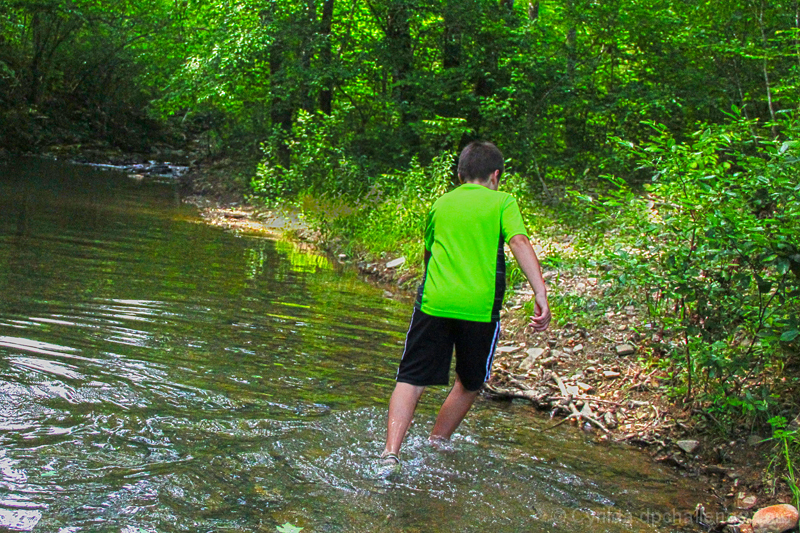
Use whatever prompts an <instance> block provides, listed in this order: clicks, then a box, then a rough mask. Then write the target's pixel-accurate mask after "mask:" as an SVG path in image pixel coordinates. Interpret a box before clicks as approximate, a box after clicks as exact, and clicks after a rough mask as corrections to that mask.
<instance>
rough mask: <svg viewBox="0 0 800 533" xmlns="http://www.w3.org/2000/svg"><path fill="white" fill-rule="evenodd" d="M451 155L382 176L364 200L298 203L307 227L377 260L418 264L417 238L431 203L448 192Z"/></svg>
mask: <svg viewBox="0 0 800 533" xmlns="http://www.w3.org/2000/svg"><path fill="white" fill-rule="evenodd" d="M453 161H454V155H453V154H452V153H445V154H443V155H441V156H439V157H437V158H435V159H434V160H433V161H432V162H431V164H430V165H428V166H422V165H420V164H419V163H418V162H417V161H416V160H413V161H412V162H411V165H410V167H409V168H408V169H407V170H403V171H396V172H393V173H390V174H382V175H380V176H377V177H374V178H372V180H371V188H370V190H369V191H368V192H367V193H366V194H365V195H363V196H360V197H356V198H354V199H353V197H349V196H347V195H346V194H337V195H336V196H331V195H329V196H319V197H317V196H314V195H311V194H309V195H307V196H304V197H303V200H302V202H301V205H302V207H303V212H304V214H305V216H306V219H307V220H308V222H309V223H310V224H311V225H312V226H314V227H315V228H317V229H318V230H320V231H322V232H323V233H325V234H326V235H328V236H336V237H339V238H344V239H345V240H347V241H348V242H351V243H357V244H358V245H360V246H362V247H364V248H365V249H366V250H367V251H368V252H371V253H372V254H374V255H376V256H379V255H380V254H382V253H384V252H386V251H391V252H393V253H399V254H401V255H404V256H405V257H406V258H407V259H408V264H410V265H417V264H421V262H422V244H421V239H422V234H423V233H424V229H425V220H426V217H427V214H428V211H429V210H430V207H431V205H432V204H433V201H434V200H435V199H436V198H438V197H439V196H441V195H442V194H443V193H445V192H446V191H447V190H448V189H449V188H450V187H451V186H452V178H453Z"/></svg>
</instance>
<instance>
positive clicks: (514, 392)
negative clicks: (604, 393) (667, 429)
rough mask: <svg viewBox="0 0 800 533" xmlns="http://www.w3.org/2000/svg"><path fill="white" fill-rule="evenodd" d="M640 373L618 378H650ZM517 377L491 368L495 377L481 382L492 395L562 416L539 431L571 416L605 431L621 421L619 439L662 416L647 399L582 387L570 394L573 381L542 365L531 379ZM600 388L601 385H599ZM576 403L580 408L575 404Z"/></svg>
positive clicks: (642, 429) (646, 429) (634, 435)
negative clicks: (611, 395)
mask: <svg viewBox="0 0 800 533" xmlns="http://www.w3.org/2000/svg"><path fill="white" fill-rule="evenodd" d="M642 374H643V373H642V372H639V373H638V374H637V375H632V374H630V372H628V373H626V374H623V376H621V378H622V380H624V381H625V382H628V384H630V382H631V381H638V380H640V379H641V380H647V379H650V378H651V377H652V375H653V372H650V373H649V374H646V375H642ZM520 377H523V376H519V377H517V376H516V375H513V374H512V373H511V372H509V371H508V370H506V369H502V368H495V379H494V380H493V381H492V383H487V384H486V385H485V390H486V393H487V395H488V396H489V397H490V398H493V399H523V400H527V401H529V402H531V404H532V405H533V406H535V407H536V408H537V409H540V410H549V411H551V414H552V415H558V414H560V415H561V416H563V417H564V418H563V419H562V420H559V421H558V422H556V423H555V424H553V425H550V426H548V427H546V428H544V429H542V431H550V430H551V429H555V428H557V427H558V426H560V425H561V424H563V423H565V422H568V421H570V420H575V421H578V422H586V423H589V424H591V425H592V426H594V427H596V428H598V429H600V430H601V431H602V432H603V433H605V434H607V435H608V434H610V433H611V431H610V429H609V427H616V424H617V423H619V424H625V425H624V426H623V427H622V428H621V429H627V431H625V432H624V433H623V434H622V435H620V436H619V440H630V439H642V438H643V436H644V434H646V433H648V432H649V431H651V430H652V429H654V428H656V427H657V426H658V422H659V420H660V419H661V418H662V416H663V415H662V413H661V412H660V411H659V410H658V408H656V407H655V406H654V405H652V404H650V403H649V402H643V401H637V400H632V399H631V400H622V401H615V400H609V399H606V398H599V397H597V396H594V395H592V394H587V393H586V391H585V390H582V391H581V394H574V393H575V392H576V387H575V385H574V384H573V385H567V383H565V380H564V379H563V378H562V377H561V376H559V375H558V374H557V373H556V372H555V371H554V370H553V369H547V370H544V369H543V370H542V371H541V372H540V374H539V376H538V379H537V378H534V380H532V381H523V380H522V379H519V378H520ZM525 377H529V376H525ZM600 388H601V389H602V388H603V387H602V385H601V387H600ZM624 388H628V387H624ZM589 390H591V389H589ZM628 390H630V388H628ZM576 403H577V405H576ZM581 403H582V405H581ZM579 405H580V409H579V408H578V406H579ZM603 406H605V407H603ZM647 407H649V408H650V409H652V412H651V413H646V414H645V413H643V410H644V408H647ZM593 408H594V409H599V414H596V413H595V412H594V411H593ZM650 409H648V411H650ZM604 413H605V417H606V418H605V421H606V422H608V423H609V424H611V423H612V422H613V424H615V425H614V426H608V425H606V423H604V421H603V416H604ZM609 413H611V414H610V416H611V418H608V417H609ZM634 413H636V414H634ZM631 426H634V427H635V429H634V431H630V430H631V429H633V428H632V427H631Z"/></svg>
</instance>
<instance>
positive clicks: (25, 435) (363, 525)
mask: <svg viewBox="0 0 800 533" xmlns="http://www.w3.org/2000/svg"><path fill="white" fill-rule="evenodd" d="M0 293H2V294H3V297H2V300H0V528H3V527H5V528H9V529H12V530H23V531H28V530H32V531H47V532H50V531H54V532H64V533H66V532H77V531H114V532H121V531H124V532H142V531H159V532H161V531H243V532H244V531H270V532H271V531H275V528H276V525H279V524H283V523H285V522H289V523H292V524H295V525H297V526H299V527H304V528H306V529H305V530H304V531H308V532H312V531H313V532H318V531H353V532H356V531H358V532H363V531H370V532H371V531H387V532H388V531H393V532H394V531H408V532H412V531H413V532H416V531H432V532H436V531H448V532H451V531H486V530H492V531H495V532H504V531H508V532H518V531H531V532H555V531H564V532H566V531H569V532H575V531H587V532H588V531H592V532H595V531H611V532H617V531H664V532H666V531H677V530H679V529H680V527H678V526H674V525H671V522H673V519H674V518H675V517H676V516H678V515H680V514H681V513H688V512H690V511H691V508H692V507H693V506H694V504H695V503H696V502H697V501H699V499H700V494H699V492H698V489H697V488H696V487H692V486H691V485H690V484H687V482H686V481H685V480H680V481H678V480H677V479H676V478H675V477H674V476H673V475H672V474H670V473H669V472H667V471H664V470H662V469H660V468H659V467H657V466H654V465H653V464H651V463H649V462H648V461H647V460H646V458H645V457H643V456H642V455H640V454H638V453H636V452H635V451H633V450H629V449H624V448H613V447H609V446H605V445H603V446H598V445H595V444H593V443H592V441H591V439H589V438H587V437H586V436H584V435H582V434H579V433H575V432H572V431H571V430H570V429H568V428H564V430H563V431H554V432H547V433H542V432H540V431H539V429H540V426H541V424H543V422H541V421H539V419H537V418H535V417H533V416H531V411H530V409H529V408H528V407H527V406H524V405H518V404H496V403H488V402H484V401H480V400H479V402H478V404H477V405H476V409H475V411H474V413H473V414H472V415H471V416H470V417H469V418H468V420H467V421H466V422H465V424H464V426H463V428H462V429H461V431H460V432H459V434H457V435H456V436H455V439H454V446H453V448H454V451H452V452H437V451H434V450H433V449H431V448H430V447H429V446H427V445H426V439H425V436H426V432H427V430H429V428H430V424H431V423H432V419H433V417H434V415H435V412H434V410H435V408H436V407H437V406H438V405H439V403H440V402H441V400H442V397H443V395H444V394H445V393H446V391H444V390H436V391H431V393H429V395H428V396H426V397H424V398H423V401H422V405H421V407H420V411H419V415H418V421H417V424H416V425H415V426H414V427H413V428H412V432H411V435H410V438H409V443H408V448H407V450H406V451H405V458H406V461H405V463H404V469H403V471H402V473H401V474H400V476H399V477H398V478H397V479H395V480H393V481H391V482H388V481H378V480H375V479H374V473H375V459H376V456H377V454H378V452H379V451H380V450H381V449H382V438H383V431H384V429H383V428H384V424H385V409H386V403H387V399H388V396H389V394H390V393H391V390H392V387H393V381H392V376H393V375H394V370H395V365H396V360H397V357H398V356H399V353H400V349H401V343H402V341H403V335H404V332H405V329H406V327H407V320H408V312H409V310H408V304H401V303H397V302H394V301H391V300H385V299H384V298H383V297H382V291H380V290H376V289H374V288H372V287H369V286H367V285H364V284H362V283H360V282H359V281H358V280H356V279H355V278H354V277H352V276H350V275H348V274H346V273H341V272H336V271H335V270H334V269H333V267H332V266H331V265H330V264H329V262H328V261H327V260H326V259H325V258H324V257H321V256H316V255H309V254H307V253H304V252H301V251H300V250H297V249H296V248H295V247H294V246H293V245H292V244H291V243H288V242H275V241H270V240H265V239H258V238H247V237H237V236H234V235H231V234H228V233H223V232H220V231H219V230H217V229H212V228H208V227H206V226H204V225H202V224H199V223H197V220H196V218H195V216H194V213H193V212H192V211H191V210H188V209H186V208H184V207H182V206H181V205H180V203H179V201H178V199H177V196H176V193H175V189H174V187H173V185H172V184H170V183H167V182H148V181H133V180H129V179H128V178H126V177H125V176H124V175H122V174H118V173H114V172H109V171H100V170H97V169H92V168H87V167H80V166H67V165H62V164H58V163H55V162H46V161H40V160H33V159H23V160H18V161H15V162H13V163H12V164H10V165H6V166H0ZM675 513H677V514H675ZM684 516H685V515H684Z"/></svg>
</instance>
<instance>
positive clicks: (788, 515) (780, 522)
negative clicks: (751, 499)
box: [751, 503, 798, 533]
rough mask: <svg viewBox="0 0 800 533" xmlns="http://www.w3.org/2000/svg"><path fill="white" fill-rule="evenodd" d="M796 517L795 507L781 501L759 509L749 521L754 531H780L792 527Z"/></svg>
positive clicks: (794, 525) (772, 532) (756, 532)
mask: <svg viewBox="0 0 800 533" xmlns="http://www.w3.org/2000/svg"><path fill="white" fill-rule="evenodd" d="M797 518H798V514H797V509H795V507H794V506H792V505H789V504H788V503H782V504H780V505H772V506H770V507H764V508H763V509H759V510H758V511H757V512H756V514H755V515H753V520H752V522H751V523H752V525H753V531H754V532H755V533H782V532H784V531H788V530H790V529H794V528H795V527H796V526H797Z"/></svg>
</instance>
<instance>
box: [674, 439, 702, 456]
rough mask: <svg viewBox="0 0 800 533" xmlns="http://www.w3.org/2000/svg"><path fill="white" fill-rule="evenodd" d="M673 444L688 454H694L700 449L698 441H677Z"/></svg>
mask: <svg viewBox="0 0 800 533" xmlns="http://www.w3.org/2000/svg"><path fill="white" fill-rule="evenodd" d="M675 444H676V445H677V446H678V448H680V449H681V450H683V451H684V452H686V453H689V454H692V453H694V452H695V451H696V450H697V449H698V448H699V447H700V441H697V440H679V441H678V442H676V443H675Z"/></svg>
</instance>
